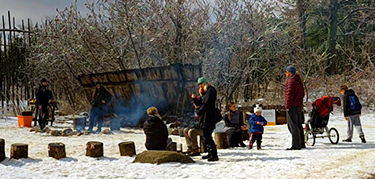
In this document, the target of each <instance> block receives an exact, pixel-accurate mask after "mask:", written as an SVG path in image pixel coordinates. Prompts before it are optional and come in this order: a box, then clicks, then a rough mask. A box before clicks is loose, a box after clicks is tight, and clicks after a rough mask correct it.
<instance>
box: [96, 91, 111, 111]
mask: <svg viewBox="0 0 375 179" xmlns="http://www.w3.org/2000/svg"><path fill="white" fill-rule="evenodd" d="M102 100H104V101H105V104H108V103H109V102H111V100H112V95H111V93H109V92H108V91H107V90H106V89H105V88H104V87H101V88H100V90H98V91H96V89H95V90H94V92H93V99H92V101H91V104H92V106H93V107H101V106H103V105H105V104H103V103H102Z"/></svg>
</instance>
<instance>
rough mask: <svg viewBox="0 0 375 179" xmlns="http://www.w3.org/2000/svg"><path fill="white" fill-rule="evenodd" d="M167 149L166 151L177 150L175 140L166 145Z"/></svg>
mask: <svg viewBox="0 0 375 179" xmlns="http://www.w3.org/2000/svg"><path fill="white" fill-rule="evenodd" d="M167 150H168V151H177V143H176V142H172V143H171V144H169V145H168V146H167Z"/></svg>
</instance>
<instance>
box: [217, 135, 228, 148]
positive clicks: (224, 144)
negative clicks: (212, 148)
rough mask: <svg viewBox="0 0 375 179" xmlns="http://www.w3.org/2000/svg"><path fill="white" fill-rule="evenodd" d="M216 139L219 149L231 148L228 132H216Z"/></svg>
mask: <svg viewBox="0 0 375 179" xmlns="http://www.w3.org/2000/svg"><path fill="white" fill-rule="evenodd" d="M214 140H215V144H216V148H217V149H226V148H229V140H228V134H227V133H226V132H215V139H214Z"/></svg>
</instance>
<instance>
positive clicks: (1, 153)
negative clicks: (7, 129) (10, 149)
mask: <svg viewBox="0 0 375 179" xmlns="http://www.w3.org/2000/svg"><path fill="white" fill-rule="evenodd" d="M4 159H5V140H4V139H0V162H1V161H3V160H4Z"/></svg>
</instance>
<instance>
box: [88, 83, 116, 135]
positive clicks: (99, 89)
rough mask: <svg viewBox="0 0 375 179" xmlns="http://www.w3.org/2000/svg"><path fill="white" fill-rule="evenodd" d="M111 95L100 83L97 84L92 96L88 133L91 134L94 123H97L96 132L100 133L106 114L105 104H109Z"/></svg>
mask: <svg viewBox="0 0 375 179" xmlns="http://www.w3.org/2000/svg"><path fill="white" fill-rule="evenodd" d="M111 100H112V95H111V94H110V93H109V92H108V91H107V89H105V88H104V87H103V86H102V84H101V83H97V84H96V86H95V90H94V92H93V94H92V101H91V105H92V106H91V111H90V126H89V131H90V132H92V130H93V128H94V125H95V123H96V121H98V129H97V131H96V132H101V131H102V126H103V118H104V115H105V113H106V112H107V104H108V103H109V102H111Z"/></svg>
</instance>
